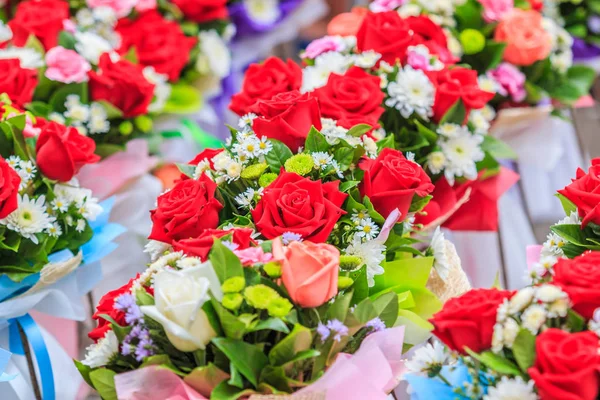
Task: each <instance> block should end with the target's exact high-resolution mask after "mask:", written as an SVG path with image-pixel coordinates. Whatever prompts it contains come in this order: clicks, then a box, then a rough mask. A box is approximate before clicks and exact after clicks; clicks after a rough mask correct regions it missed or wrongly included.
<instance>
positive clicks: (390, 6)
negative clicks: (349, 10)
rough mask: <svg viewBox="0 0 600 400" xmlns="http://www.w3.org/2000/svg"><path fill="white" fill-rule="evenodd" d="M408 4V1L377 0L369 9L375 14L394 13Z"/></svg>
mask: <svg viewBox="0 0 600 400" xmlns="http://www.w3.org/2000/svg"><path fill="white" fill-rule="evenodd" d="M404 3H406V0H375V1H373V2H372V3H371V4H370V5H369V8H370V9H371V11H373V12H386V11H392V10H395V9H396V8H398V7H400V6H402V5H403V4H404Z"/></svg>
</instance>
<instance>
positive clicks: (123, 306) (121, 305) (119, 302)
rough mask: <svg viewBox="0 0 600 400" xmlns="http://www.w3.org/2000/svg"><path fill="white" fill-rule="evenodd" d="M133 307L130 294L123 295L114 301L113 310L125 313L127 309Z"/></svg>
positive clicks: (133, 303) (132, 298) (132, 299)
mask: <svg viewBox="0 0 600 400" xmlns="http://www.w3.org/2000/svg"><path fill="white" fill-rule="evenodd" d="M134 305H135V298H134V297H133V295H132V294H131V293H123V294H122V295H120V296H119V297H117V298H116V299H115V304H114V308H115V310H119V311H122V312H127V309H128V308H129V307H131V306H134Z"/></svg>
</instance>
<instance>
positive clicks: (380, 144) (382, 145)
mask: <svg viewBox="0 0 600 400" xmlns="http://www.w3.org/2000/svg"><path fill="white" fill-rule="evenodd" d="M376 144H377V150H379V151H381V150H382V149H393V148H395V142H394V135H391V134H390V135H387V136H386V137H384V138H383V139H381V140H378V141H377V143H376Z"/></svg>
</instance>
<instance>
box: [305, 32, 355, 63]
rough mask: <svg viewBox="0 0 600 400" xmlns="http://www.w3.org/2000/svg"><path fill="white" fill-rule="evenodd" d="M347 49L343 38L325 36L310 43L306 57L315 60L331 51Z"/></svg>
mask: <svg viewBox="0 0 600 400" xmlns="http://www.w3.org/2000/svg"><path fill="white" fill-rule="evenodd" d="M345 47H346V46H345V44H344V42H343V40H342V38H340V37H339V36H325V37H322V38H320V39H315V40H313V41H312V42H310V44H309V45H308V46H306V51H305V52H304V57H306V58H311V59H313V58H317V56H318V55H320V54H323V53H327V52H329V51H342V50H344V48H345Z"/></svg>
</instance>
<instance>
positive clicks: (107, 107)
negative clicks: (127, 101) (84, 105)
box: [95, 100, 123, 119]
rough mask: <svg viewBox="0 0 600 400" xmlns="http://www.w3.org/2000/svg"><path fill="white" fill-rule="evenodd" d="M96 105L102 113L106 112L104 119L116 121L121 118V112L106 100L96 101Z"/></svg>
mask: <svg viewBox="0 0 600 400" xmlns="http://www.w3.org/2000/svg"><path fill="white" fill-rule="evenodd" d="M95 102H96V103H98V104H100V105H101V106H102V108H104V111H105V112H106V118H108V119H117V118H123V111H121V110H119V109H118V108H117V107H115V106H114V105H112V104H111V103H109V102H108V101H106V100H97V101H95Z"/></svg>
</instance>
